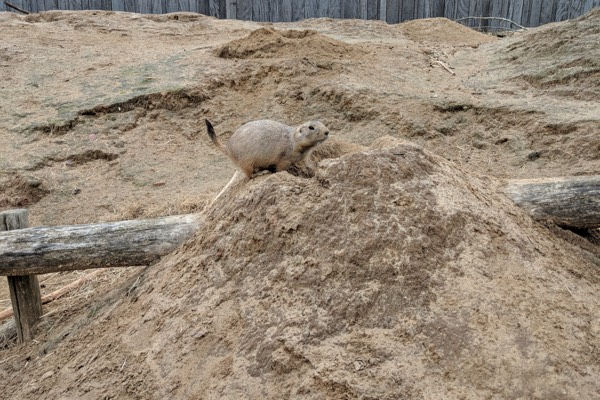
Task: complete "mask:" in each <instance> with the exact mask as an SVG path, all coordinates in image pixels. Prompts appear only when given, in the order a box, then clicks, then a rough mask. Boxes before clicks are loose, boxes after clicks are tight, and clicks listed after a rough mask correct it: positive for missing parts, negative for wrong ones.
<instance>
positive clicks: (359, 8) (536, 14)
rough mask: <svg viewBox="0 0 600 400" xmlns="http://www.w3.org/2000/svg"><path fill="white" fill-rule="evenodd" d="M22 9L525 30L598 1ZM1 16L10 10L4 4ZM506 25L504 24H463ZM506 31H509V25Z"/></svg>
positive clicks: (137, 0) (371, 0)
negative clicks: (427, 21)
mask: <svg viewBox="0 0 600 400" xmlns="http://www.w3.org/2000/svg"><path fill="white" fill-rule="evenodd" d="M9 3H10V4H13V5H15V6H17V7H19V8H21V9H23V10H26V11H29V12H40V11H48V10H90V9H91V10H107V11H128V12H136V13H144V14H164V13H170V12H181V11H189V12H197V13H201V14H205V15H211V16H214V17H217V18H230V19H242V20H252V21H271V22H289V21H298V20H300V19H304V18H318V17H329V18H359V19H380V20H383V21H387V22H388V23H398V22H403V21H408V20H411V19H417V18H430V17H446V18H449V19H452V20H457V19H461V18H466V17H498V18H505V19H508V20H511V21H514V22H516V23H517V24H520V25H523V26H538V25H542V24H545V23H548V22H557V21H564V20H566V19H572V18H576V17H579V16H581V15H583V14H585V13H587V12H589V11H590V10H592V9H593V8H596V7H600V0H9ZM0 11H11V10H10V9H9V8H7V7H6V5H5V4H4V2H3V1H2V0H0ZM465 23H466V24H467V25H470V26H481V25H482V24H483V25H486V26H490V27H494V25H497V26H504V25H505V24H506V23H504V22H502V21H501V20H495V21H475V20H469V21H466V22H465ZM506 28H510V26H509V25H506Z"/></svg>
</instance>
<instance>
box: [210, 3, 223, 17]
mask: <svg viewBox="0 0 600 400" xmlns="http://www.w3.org/2000/svg"><path fill="white" fill-rule="evenodd" d="M220 8H221V5H220V2H219V0H208V15H210V16H212V17H217V18H219V15H220V14H221V9H220Z"/></svg>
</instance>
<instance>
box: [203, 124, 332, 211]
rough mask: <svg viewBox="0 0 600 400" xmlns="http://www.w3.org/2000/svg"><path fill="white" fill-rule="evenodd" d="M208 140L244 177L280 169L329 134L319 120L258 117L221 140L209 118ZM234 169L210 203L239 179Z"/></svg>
mask: <svg viewBox="0 0 600 400" xmlns="http://www.w3.org/2000/svg"><path fill="white" fill-rule="evenodd" d="M204 122H205V123H206V130H207V132H208V137H210V140H211V141H212V142H213V143H214V144H215V145H216V146H217V147H218V148H219V149H221V151H223V153H225V154H226V155H227V156H228V157H229V158H231V160H232V161H233V162H234V163H235V164H236V165H237V166H238V167H239V168H240V170H241V171H242V172H243V173H244V175H245V177H244V178H245V180H246V179H251V178H252V176H253V174H255V173H257V172H260V171H264V170H267V171H271V172H276V171H284V170H286V169H288V168H289V167H290V166H291V165H292V164H295V163H297V162H299V161H301V160H302V159H304V158H305V157H307V156H308V155H310V152H311V151H312V149H313V148H314V147H315V146H316V145H317V144H319V143H321V142H322V141H324V140H325V139H327V137H328V136H329V129H327V127H325V125H323V124H322V123H321V122H319V121H309V122H305V123H303V124H301V125H298V126H296V127H293V126H288V125H285V124H282V123H281V122H277V121H271V120H266V119H263V120H258V121H252V122H248V123H246V124H244V125H242V126H240V127H239V128H238V129H237V130H236V131H235V132H234V133H233V135H232V136H231V137H230V138H229V141H228V142H227V144H225V145H224V144H223V143H221V141H220V140H219V138H218V137H217V135H216V133H215V129H214V128H213V126H212V124H211V123H210V121H209V120H207V119H205V120H204ZM240 175H241V174H240V172H239V171H236V172H235V174H234V175H233V176H232V177H231V179H230V180H229V182H228V183H227V185H225V187H224V188H223V189H222V190H221V191H220V192H219V194H218V195H217V196H216V197H215V198H214V199H213V201H212V202H211V203H210V204H213V203H214V202H215V201H216V200H217V199H218V198H219V197H221V195H222V194H223V193H225V192H226V191H227V190H228V189H229V188H230V187H231V186H232V185H233V184H234V183H235V182H236V181H238V180H239V178H240Z"/></svg>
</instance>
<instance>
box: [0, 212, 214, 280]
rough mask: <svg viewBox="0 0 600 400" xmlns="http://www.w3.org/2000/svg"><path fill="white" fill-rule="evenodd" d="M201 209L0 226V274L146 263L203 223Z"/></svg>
mask: <svg viewBox="0 0 600 400" xmlns="http://www.w3.org/2000/svg"><path fill="white" fill-rule="evenodd" d="M203 221H204V219H203V217H202V216H201V215H200V214H188V215H177V216H170V217H164V218H157V219H145V220H131V221H120V222H110V223H102V224H90V225H73V226H55V227H40V228H27V229H19V230H16V231H8V232H0V275H7V276H14V275H32V274H47V273H51V272H62V271H70V270H79V269H88V268H107V267H123V266H134V265H148V264H149V263H151V262H153V261H155V260H156V259H158V258H159V257H160V256H163V255H165V254H167V253H169V252H171V251H173V250H174V249H175V248H176V247H177V246H179V245H180V244H181V243H182V242H183V241H185V240H186V239H187V238H189V237H190V236H192V235H193V234H194V232H196V231H197V230H198V229H199V228H200V227H201V226H202V223H203Z"/></svg>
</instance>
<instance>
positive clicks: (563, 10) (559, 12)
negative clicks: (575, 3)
mask: <svg viewBox="0 0 600 400" xmlns="http://www.w3.org/2000/svg"><path fill="white" fill-rule="evenodd" d="M569 1H570V0H558V1H557V2H556V14H555V15H554V21H557V22H558V21H564V20H566V19H568V18H569Z"/></svg>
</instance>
